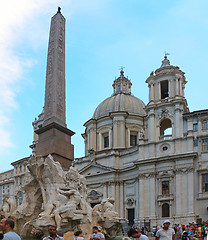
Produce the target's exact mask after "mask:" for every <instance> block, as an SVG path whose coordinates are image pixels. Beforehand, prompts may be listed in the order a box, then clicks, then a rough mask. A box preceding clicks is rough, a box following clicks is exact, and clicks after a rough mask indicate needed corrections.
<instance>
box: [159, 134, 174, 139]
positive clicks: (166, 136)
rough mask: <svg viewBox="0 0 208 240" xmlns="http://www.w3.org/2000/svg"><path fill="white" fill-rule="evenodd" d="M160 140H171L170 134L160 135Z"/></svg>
mask: <svg viewBox="0 0 208 240" xmlns="http://www.w3.org/2000/svg"><path fill="white" fill-rule="evenodd" d="M159 139H160V140H169V139H172V134H169V135H162V136H160V137H159Z"/></svg>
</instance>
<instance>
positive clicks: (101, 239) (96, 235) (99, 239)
mask: <svg viewBox="0 0 208 240" xmlns="http://www.w3.org/2000/svg"><path fill="white" fill-rule="evenodd" d="M90 239H91V240H105V236H104V234H103V233H101V232H99V229H98V227H97V226H94V227H93V228H92V234H91V236H90Z"/></svg>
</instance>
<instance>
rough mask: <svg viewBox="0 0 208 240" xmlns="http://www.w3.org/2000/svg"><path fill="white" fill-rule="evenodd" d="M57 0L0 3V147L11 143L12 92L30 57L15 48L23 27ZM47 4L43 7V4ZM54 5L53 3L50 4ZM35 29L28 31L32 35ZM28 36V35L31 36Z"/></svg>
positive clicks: (27, 65) (13, 107)
mask: <svg viewBox="0 0 208 240" xmlns="http://www.w3.org/2000/svg"><path fill="white" fill-rule="evenodd" d="M56 2H57V1H55V0H54V1H48V0H19V1H16V0H8V1H4V2H2V3H1V9H2V11H1V14H0V103H1V104H0V148H2V147H11V146H12V145H13V144H12V140H11V133H10V126H11V124H12V122H13V121H12V117H13V116H12V111H13V110H14V109H15V108H17V107H18V103H17V102H16V99H15V97H16V95H17V93H18V90H19V89H20V88H21V80H22V79H23V75H24V72H25V70H27V69H28V68H30V67H31V66H32V65H33V60H32V59H26V58H25V57H20V56H19V55H17V54H18V51H17V50H16V49H15V47H16V46H17V43H18V42H19V41H21V40H22V38H23V37H24V35H25V34H27V33H25V29H24V27H25V26H26V25H27V24H28V22H30V21H31V19H33V18H34V16H37V15H38V14H43V11H45V12H46V9H48V10H50V9H51V8H50V7H52V6H53V4H54V3H56ZM47 5H48V6H49V7H47V8H46V6H47ZM53 7H54V6H53ZM36 33H37V32H30V34H33V35H34V36H35V34H36ZM31 39H32V37H31Z"/></svg>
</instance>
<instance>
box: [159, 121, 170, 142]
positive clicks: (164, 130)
mask: <svg viewBox="0 0 208 240" xmlns="http://www.w3.org/2000/svg"><path fill="white" fill-rule="evenodd" d="M160 136H161V137H162V138H163V139H169V138H171V137H172V122H171V120H170V119H168V118H165V119H163V120H162V121H161V123H160Z"/></svg>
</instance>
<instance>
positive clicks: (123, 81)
mask: <svg viewBox="0 0 208 240" xmlns="http://www.w3.org/2000/svg"><path fill="white" fill-rule="evenodd" d="M131 85H132V83H131V81H130V80H129V79H128V77H127V78H126V77H125V76H124V70H123V67H121V71H120V76H119V77H118V78H116V79H115V80H114V82H113V85H112V86H113V89H114V92H113V95H117V94H121V93H124V94H129V95H131Z"/></svg>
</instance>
